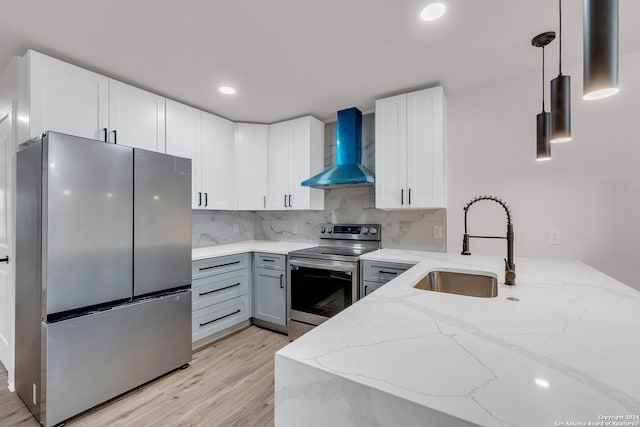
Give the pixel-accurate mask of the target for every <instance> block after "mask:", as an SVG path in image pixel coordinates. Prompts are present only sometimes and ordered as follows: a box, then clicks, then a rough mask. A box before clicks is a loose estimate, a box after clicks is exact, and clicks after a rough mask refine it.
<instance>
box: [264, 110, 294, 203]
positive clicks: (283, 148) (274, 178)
mask: <svg viewBox="0 0 640 427" xmlns="http://www.w3.org/2000/svg"><path fill="white" fill-rule="evenodd" d="M290 140H291V136H290V126H289V123H288V122H282V123H276V124H273V125H271V126H269V155H268V166H267V169H268V171H269V185H268V187H269V194H268V197H267V206H268V208H269V209H270V210H284V209H288V208H289V195H290V194H291V192H290V183H291V174H290V164H291V158H290V150H289V145H290Z"/></svg>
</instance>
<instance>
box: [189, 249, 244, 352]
mask: <svg viewBox="0 0 640 427" xmlns="http://www.w3.org/2000/svg"><path fill="white" fill-rule="evenodd" d="M192 279H193V281H192V285H191V288H192V308H193V313H192V324H191V334H192V337H191V338H192V342H193V343H196V342H200V341H202V340H204V339H206V338H208V337H210V336H212V335H215V334H217V333H219V332H222V331H224V330H226V329H228V328H231V327H233V326H235V325H238V324H240V323H242V322H245V321H247V320H249V318H250V317H251V300H250V296H251V293H250V292H249V288H250V286H251V270H250V262H249V254H239V255H229V256H223V257H216V258H208V259H204V260H199V261H193V264H192Z"/></svg>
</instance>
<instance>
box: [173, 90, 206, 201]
mask: <svg viewBox="0 0 640 427" xmlns="http://www.w3.org/2000/svg"><path fill="white" fill-rule="evenodd" d="M166 103H167V104H166V124H167V128H166V129H167V131H166V140H167V147H166V153H167V154H171V155H172V156H178V157H185V158H187V159H191V207H192V208H193V209H200V205H201V199H202V197H201V196H202V188H201V187H202V180H201V173H200V158H201V157H202V156H201V154H200V149H201V141H202V116H201V111H200V110H197V109H195V108H193V107H189V106H188V105H184V104H180V103H178V102H175V101H172V100H170V99H167V101H166Z"/></svg>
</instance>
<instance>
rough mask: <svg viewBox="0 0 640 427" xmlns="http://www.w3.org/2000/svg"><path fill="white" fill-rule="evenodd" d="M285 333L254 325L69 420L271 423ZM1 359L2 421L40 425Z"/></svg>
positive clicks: (73, 426)
mask: <svg viewBox="0 0 640 427" xmlns="http://www.w3.org/2000/svg"><path fill="white" fill-rule="evenodd" d="M288 343H289V340H288V339H287V337H286V336H284V335H280V334H277V333H274V332H270V331H267V330H264V329H260V328H258V327H256V326H250V327H248V328H246V329H243V330H241V331H239V332H236V333H234V334H233V335H230V336H228V337H225V338H223V339H221V340H219V341H216V342H214V343H212V344H210V345H208V346H207V347H204V348H202V349H200V350H198V351H197V352H195V353H194V354H193V360H192V362H191V366H190V367H189V368H187V369H185V370H178V371H174V372H172V373H170V374H168V375H166V376H164V377H162V378H160V379H157V380H155V381H152V382H150V383H148V384H146V385H143V386H141V387H139V388H137V389H135V390H133V391H130V392H129V393H126V394H124V395H122V396H120V397H118V398H115V399H113V400H111V401H109V402H107V403H105V404H102V405H101V406H98V407H97V408H94V409H92V410H89V411H88V412H85V413H83V414H81V415H79V416H77V417H75V418H72V419H71V420H69V421H68V422H67V424H66V425H67V426H69V427H80V426H91V427H96V426H136V427H137V426H185V427H186V426H206V427H212V426H229V427H230V426H238V427H240V426H241V427H247V426H251V427H254V426H255V427H260V426H273V372H274V357H273V355H274V353H275V352H276V351H278V350H279V349H280V348H282V347H284V346H285V345H287V344H288ZM6 383H7V372H6V371H5V370H4V368H3V367H2V365H0V426H3V427H4V426H20V427H27V426H38V425H39V424H38V423H37V422H36V420H35V418H33V417H32V416H31V413H30V412H29V410H28V409H26V407H25V406H24V405H23V404H22V402H21V401H20V398H19V397H18V396H17V395H16V394H15V393H9V392H8V391H7V389H6V386H5V384H6Z"/></svg>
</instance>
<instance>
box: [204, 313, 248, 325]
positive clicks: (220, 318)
mask: <svg viewBox="0 0 640 427" xmlns="http://www.w3.org/2000/svg"><path fill="white" fill-rule="evenodd" d="M238 313H240V310H236V311H234V312H233V313H229V314H226V315H224V316H222V317H218V318H217V319H213V320H209V321H208V322H204V323H200V327H202V326H206V325H208V324H209V323H213V322H217V321H218V320H222V319H224V318H227V317H229V316H233V315H234V314H238Z"/></svg>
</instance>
